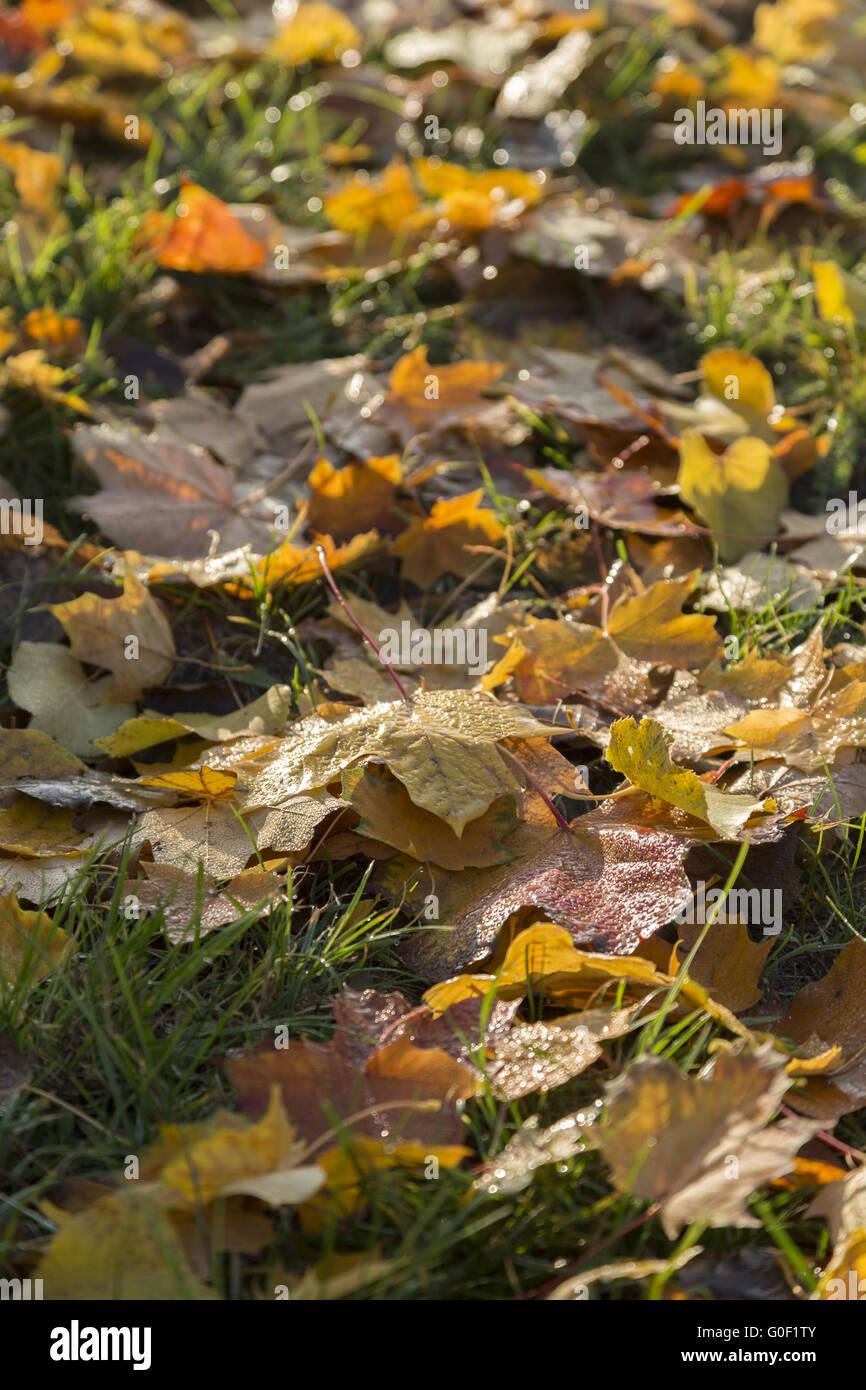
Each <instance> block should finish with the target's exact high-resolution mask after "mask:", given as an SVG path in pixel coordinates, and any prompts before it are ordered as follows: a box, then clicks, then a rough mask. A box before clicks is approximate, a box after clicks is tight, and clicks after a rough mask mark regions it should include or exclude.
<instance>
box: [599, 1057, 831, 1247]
mask: <svg viewBox="0 0 866 1390" xmlns="http://www.w3.org/2000/svg"><path fill="white" fill-rule="evenodd" d="M790 1084H791V1081H790V1078H789V1077H788V1075H787V1074H786V1072H785V1070H784V1058H783V1057H782V1055H781V1054H780V1053H777V1052H774V1050H773V1048H772V1046H771V1045H769V1044H768V1045H765V1046H764V1047H762V1048H760V1049H758V1050H757V1051H755V1052H753V1053H751V1054H749V1053H744V1054H736V1053H727V1054H725V1053H722V1054H720V1055H719V1056H718V1057H716V1058H715V1059H714V1061H713V1062H711V1063H710V1064H709V1065H708V1066H707V1067H706V1068H705V1069H704V1070H703V1071H702V1072H701V1073H700V1074H699V1075H697V1076H683V1074H682V1073H681V1072H680V1071H679V1069H678V1068H677V1067H675V1066H674V1065H673V1064H672V1063H670V1062H667V1061H662V1060H661V1059H659V1058H656V1057H652V1058H649V1057H645V1058H641V1059H640V1060H639V1061H638V1062H636V1063H633V1064H632V1065H631V1066H630V1067H628V1068H627V1069H626V1070H625V1071H624V1072H623V1074H622V1075H621V1076H620V1077H618V1078H617V1080H616V1081H614V1082H612V1083H611V1084H610V1085H609V1086H608V1087H607V1096H608V1103H607V1106H606V1108H605V1113H604V1118H603V1122H602V1123H601V1124H600V1125H599V1126H598V1128H597V1130H596V1138H597V1142H598V1144H599V1147H600V1148H601V1151H602V1153H603V1155H604V1157H605V1159H606V1160H607V1162H608V1163H609V1164H610V1167H611V1172H612V1176H613V1180H614V1183H615V1185H616V1187H617V1190H618V1191H620V1192H633V1193H634V1194H635V1195H636V1196H638V1197H641V1198H643V1199H644V1200H645V1201H651V1202H654V1203H658V1204H659V1205H660V1208H661V1211H660V1219H661V1223H662V1226H663V1228H664V1231H665V1234H666V1235H667V1236H668V1238H669V1239H670V1240H673V1239H675V1238H676V1236H677V1235H678V1234H679V1232H680V1231H681V1230H682V1228H683V1227H684V1226H687V1225H688V1224H689V1223H690V1222H692V1221H702V1222H704V1223H705V1224H706V1225H708V1226H714V1227H715V1226H760V1224H761V1223H760V1221H758V1220H757V1219H756V1218H755V1217H754V1216H751V1215H750V1214H749V1212H748V1211H747V1209H746V1205H745V1203H746V1199H747V1198H748V1196H749V1195H750V1193H752V1192H753V1191H754V1190H755V1188H757V1187H760V1186H761V1185H762V1184H763V1183H768V1182H771V1181H772V1179H773V1178H776V1177H780V1176H782V1175H783V1174H784V1173H786V1172H788V1171H789V1170H790V1168H791V1166H792V1164H793V1161H794V1156H795V1154H796V1152H797V1150H798V1149H800V1148H802V1146H803V1145H804V1144H805V1143H806V1142H807V1140H809V1139H810V1138H811V1137H812V1135H813V1134H814V1133H815V1130H816V1128H817V1126H816V1125H813V1124H810V1123H808V1122H804V1121H801V1120H782V1121H781V1122H780V1123H778V1124H776V1125H769V1124H768V1122H769V1120H770V1119H771V1118H772V1115H773V1113H774V1111H776V1110H778V1108H779V1105H780V1103H781V1100H782V1097H783V1096H784V1095H785V1093H786V1091H787V1090H788V1088H789V1087H790ZM731 1155H733V1156H734V1157H735V1158H736V1160H737V1164H736V1168H735V1169H733V1170H732V1167H731V1164H730V1162H729V1159H730V1157H731Z"/></svg>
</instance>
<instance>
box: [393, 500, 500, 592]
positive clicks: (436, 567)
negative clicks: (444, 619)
mask: <svg viewBox="0 0 866 1390" xmlns="http://www.w3.org/2000/svg"><path fill="white" fill-rule="evenodd" d="M483 496H484V489H483V488H478V489H477V491H476V492H466V493H463V494H462V495H461V496H460V497H451V498H448V500H447V501H446V500H444V499H440V500H439V501H438V502H434V503H433V510H432V511H431V513H430V515H429V516H428V517H413V518H412V521H411V522H410V524H409V526H408V527H407V528H406V530H405V531H404V532H403V534H402V536H398V538H397V540H396V541H394V543H393V545H392V547H391V549H392V551H393V553H394V554H395V555H397V556H399V558H400V559H401V560H402V561H403V574H404V576H405V578H406V579H411V580H412V582H413V583H415V584H417V585H418V586H419V588H422V589H429V588H430V586H431V584H434V583H435V582H436V580H437V579H439V578H440V576H441V575H443V574H456V575H459V576H460V577H461V578H462V577H465V576H466V575H468V574H469V573H470V572H471V571H472V570H473V569H474V568H475V566H476V565H477V564H478V557H477V556H476V555H473V553H472V552H471V551H470V550H467V548H466V547H467V546H472V545H488V546H489V545H492V544H493V543H494V542H496V541H498V540H501V539H502V537H503V536H504V535H505V528H504V527H503V526H502V524H501V522H500V521H499V520H498V519H497V517H496V516H495V514H494V513H493V512H492V511H490V509H489V508H487V507H482V506H481V505H480V503H481V499H482V497H483Z"/></svg>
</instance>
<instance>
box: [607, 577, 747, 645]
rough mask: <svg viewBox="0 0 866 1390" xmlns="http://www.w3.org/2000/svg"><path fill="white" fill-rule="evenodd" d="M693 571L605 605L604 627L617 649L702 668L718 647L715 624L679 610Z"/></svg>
mask: <svg viewBox="0 0 866 1390" xmlns="http://www.w3.org/2000/svg"><path fill="white" fill-rule="evenodd" d="M697 578H698V575H697V572H696V571H695V572H693V573H691V574H688V575H684V576H682V578H680V579H667V580H659V581H658V582H657V583H655V584H651V585H650V586H649V588H647V589H646V590H645V591H644V592H643V593H642V594H636V595H635V596H634V597H631V596H630V595H627V594H626V595H623V597H622V598H620V599H618V600H617V602H616V603H615V604H614V606H613V608H612V609H611V613H610V618H609V620H608V624H607V631H608V634H609V635H610V637H612V638H613V640H614V642H616V644H617V646H618V647H619V648H620V650H621V651H624V652H625V653H626V655H627V656H630V657H632V658H634V659H635V660H643V661H652V662H664V663H665V664H666V665H668V666H680V667H684V668H688V667H694V666H704V665H706V663H707V662H708V661H709V660H710V659H711V658H712V657H714V656H717V655H718V654H719V652H720V650H721V639H720V638H719V636H718V634H717V632H716V628H715V622H714V620H713V619H712V618H709V617H706V616H705V615H703V614H700V613H683V612H682V611H681V610H682V606H683V604H684V603H685V601H686V599H687V597H688V595H689V594H690V593H691V592H692V590H693V589H694V587H695V583H696V581H697Z"/></svg>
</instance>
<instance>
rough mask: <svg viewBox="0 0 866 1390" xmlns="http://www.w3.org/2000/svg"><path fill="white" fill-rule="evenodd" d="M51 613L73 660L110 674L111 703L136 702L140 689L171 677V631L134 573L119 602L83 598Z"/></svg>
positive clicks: (89, 596) (125, 583)
mask: <svg viewBox="0 0 866 1390" xmlns="http://www.w3.org/2000/svg"><path fill="white" fill-rule="evenodd" d="M49 608H50V611H51V612H52V613H53V614H54V616H55V618H57V619H58V621H59V622H60V623H62V625H63V630H64V632H65V633H66V635H67V637H68V638H69V642H70V650H71V652H72V655H73V656H75V657H78V658H80V660H82V661H86V662H89V664H90V665H92V666H103V667H104V668H105V669H106V670H107V671H111V673H112V675H113V676H114V681H113V684H112V686H111V690H110V691H109V693H108V695H107V696H106V702H107V703H110V704H119V703H122V702H124V701H129V700H136V699H137V698H138V696H139V695H140V694H141V692H142V690H145V689H147V688H148V687H150V686H157V685H162V683H163V681H164V680H166V679H167V677H168V676H169V675H170V674H171V671H172V668H173V666H174V663H175V661H176V659H177V653H176V651H175V646H174V638H173V637H172V633H171V627H170V626H169V623H168V620H167V619H166V617H165V614H164V613H163V611H162V609H161V608H160V606H159V604H158V603H157V602H156V599H154V598H153V597H152V595H151V594H149V593H148V591H147V589H145V588H144V586H143V585H142V584H139V582H138V580H137V579H136V577H135V575H134V574H132V573H127V575H126V577H125V579H124V581H123V595H122V596H121V597H119V598H109V599H105V598H100V597H99V595H98V594H82V595H81V597H80V598H76V599H73V600H72V602H71V603H54V604H50V605H49Z"/></svg>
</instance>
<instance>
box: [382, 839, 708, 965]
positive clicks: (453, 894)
mask: <svg viewBox="0 0 866 1390" xmlns="http://www.w3.org/2000/svg"><path fill="white" fill-rule="evenodd" d="M581 819H582V818H578V820H577V821H576V822H575V824H574V827H573V829H572V830H571V831H566V830H560V829H555V830H553V831H547V832H546V833H543V834H536V835H535V836H533V837H528V842H527V841H524V845H525V848H524V849H523V852H522V853H520V854H519V856H518V857H517V858H515V859H514V860H513V861H512V862H511V863H510V864H506V865H504V866H502V867H500V868H494V869H481V870H479V871H477V872H474V873H472V874H463V875H454V874H447V873H441V874H440V873H437V874H435V876H434V877H433V878H432V880H431V879H430V878H429V877H428V875H427V874H426V872H424V871H420V872H418V873H417V874H416V881H417V882H418V883H419V885H420V891H419V896H420V897H421V898H422V899H423V898H424V897H425V896H426V895H428V894H429V893H434V894H435V895H436V896H437V897H438V898H439V917H440V920H442V921H443V922H445V923H446V924H447V925H448V926H449V927H450V928H451V930H449V931H442V930H441V929H440V930H438V931H431V932H422V933H420V934H419V935H417V936H413V937H412V938H411V939H410V941H409V942H408V943H407V944H406V945H405V946H404V947H403V948H402V951H401V954H402V956H403V959H404V960H405V961H406V963H407V964H409V965H410V968H412V969H413V970H415V971H416V972H417V973H418V974H419V975H421V977H422V978H423V979H425V980H430V981H436V980H445V979H447V978H448V976H449V975H454V974H456V973H457V972H458V971H460V970H465V969H466V967H467V966H469V965H473V964H475V963H477V962H479V961H481V960H483V959H484V958H485V956H487V955H489V954H490V952H491V951H492V949H493V947H494V945H495V943H496V940H497V937H498V936H499V933H500V931H501V930H502V928H503V927H504V926H505V924H506V922H507V921H508V919H509V917H511V916H512V914H513V913H515V912H518V911H519V910H520V909H521V908H524V907H530V906H531V907H534V908H536V909H537V910H538V911H539V912H542V913H544V914H545V915H547V916H548V917H549V918H550V919H551V920H552V921H556V922H559V923H560V924H561V925H562V926H564V927H567V928H568V930H569V931H570V932H571V934H572V937H573V939H574V941H575V942H578V943H585V944H588V945H591V946H593V947H594V949H596V950H601V951H610V952H611V953H613V954H617V955H620V954H623V955H625V954H628V952H629V951H633V950H634V949H635V948H636V947H637V945H638V943H639V942H640V941H641V940H643V938H644V937H647V936H651V935H652V934H653V932H655V931H657V930H658V929H659V927H661V926H663V925H664V924H665V923H666V922H668V921H670V919H671V918H672V917H673V916H674V914H675V913H676V911H677V910H678V908H679V907H680V906H682V904H683V903H684V902H685V901H686V899H687V898H688V896H689V893H688V888H687V880H686V878H685V875H684V873H683V862H684V859H685V853H686V849H685V846H684V845H683V844H682V843H681V842H680V841H679V840H677V839H676V838H675V837H674V836H673V835H665V834H660V833H658V832H655V831H652V830H640V829H636V830H635V829H626V828H621V827H617V828H616V829H608V828H607V827H599V826H596V825H591V826H590V827H588V828H585V827H583V826H582V825H581ZM518 833H520V832H518ZM516 848H517V846H515V849H516ZM405 871H406V866H405V865H401V863H400V862H399V861H392V863H391V865H389V868H388V870H387V875H388V877H389V879H390V877H391V876H392V875H393V876H395V877H399V878H401V879H402V877H403V876H404V875H405ZM395 886H396V885H395Z"/></svg>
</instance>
